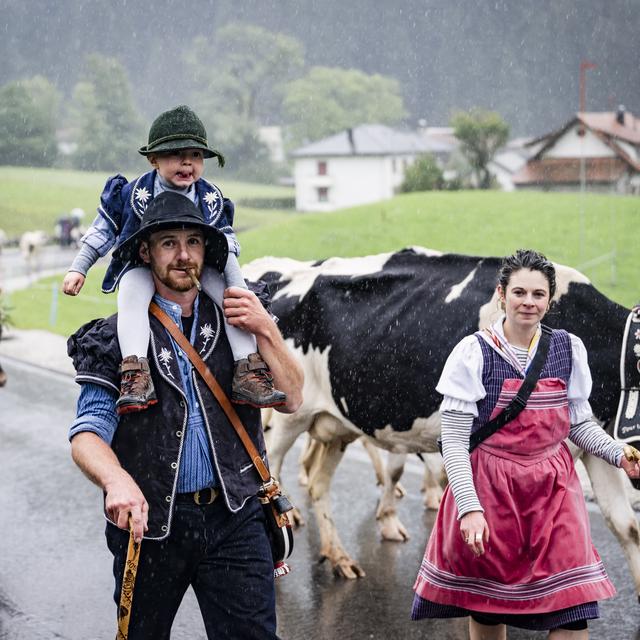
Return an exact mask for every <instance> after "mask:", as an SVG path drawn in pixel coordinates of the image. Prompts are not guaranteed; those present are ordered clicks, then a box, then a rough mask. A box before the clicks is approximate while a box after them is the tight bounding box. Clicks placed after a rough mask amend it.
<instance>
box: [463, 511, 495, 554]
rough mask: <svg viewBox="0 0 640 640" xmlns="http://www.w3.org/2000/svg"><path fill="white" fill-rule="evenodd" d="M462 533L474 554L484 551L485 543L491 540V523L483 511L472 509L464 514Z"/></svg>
mask: <svg viewBox="0 0 640 640" xmlns="http://www.w3.org/2000/svg"><path fill="white" fill-rule="evenodd" d="M460 535H461V536H462V539H463V540H464V542H465V543H466V544H467V546H468V547H469V549H471V551H472V552H473V554H474V555H476V556H481V555H482V554H483V553H484V545H485V544H486V543H487V542H489V525H488V524H487V521H486V520H485V519H484V514H483V513H482V511H470V512H469V513H465V514H464V516H462V518H461V519H460Z"/></svg>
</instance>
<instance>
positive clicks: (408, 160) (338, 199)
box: [291, 124, 431, 211]
mask: <svg viewBox="0 0 640 640" xmlns="http://www.w3.org/2000/svg"><path fill="white" fill-rule="evenodd" d="M430 151H431V148H430V145H429V144H428V143H427V142H426V141H425V140H424V139H423V137H422V136H421V135H420V134H418V133H413V132H405V131H398V130H397V129H392V128H390V127H387V126H384V125H379V124H363V125H360V126H358V127H355V128H353V129H347V130H346V131H342V132H341V133H337V134H335V135H333V136H330V137H328V138H324V139H323V140H318V141H317V142H313V143H312V144H309V145H307V146H305V147H301V148H300V149H296V150H295V151H294V152H293V153H292V154H291V155H292V157H293V158H294V161H295V167H294V179H295V188H296V209H297V210H298V211H333V210H334V209H341V208H343V207H352V206H355V205H359V204H367V203H369V202H378V201H380V200H386V199H388V198H392V197H393V196H394V195H395V194H396V193H397V191H398V187H399V186H400V185H401V184H402V182H403V180H404V172H405V170H406V168H407V167H408V166H409V165H411V164H412V163H413V162H414V161H415V159H416V158H417V157H418V156H419V155H422V154H424V153H429V152H430Z"/></svg>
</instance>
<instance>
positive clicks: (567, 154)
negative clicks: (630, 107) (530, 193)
mask: <svg viewBox="0 0 640 640" xmlns="http://www.w3.org/2000/svg"><path fill="white" fill-rule="evenodd" d="M529 144H530V145H532V146H533V145H538V150H537V152H536V153H535V154H534V155H533V156H532V157H531V158H530V159H529V160H528V162H527V163H526V164H525V165H524V166H523V167H522V168H521V169H520V171H518V173H517V174H516V175H515V176H514V177H513V183H514V184H515V186H516V188H519V189H544V190H554V191H576V190H578V189H580V188H581V186H583V185H584V188H585V189H587V190H589V191H600V192H615V193H640V120H639V119H638V118H636V117H634V116H633V114H631V113H629V112H625V110H624V107H620V108H619V109H618V111H606V112H600V113H577V114H576V115H575V117H573V118H572V119H571V120H570V121H569V122H567V123H566V124H565V125H564V126H563V127H562V128H561V129H559V130H558V131H554V132H552V133H549V134H547V135H545V136H542V137H540V138H537V139H536V140H533V141H532V142H531V143H529Z"/></svg>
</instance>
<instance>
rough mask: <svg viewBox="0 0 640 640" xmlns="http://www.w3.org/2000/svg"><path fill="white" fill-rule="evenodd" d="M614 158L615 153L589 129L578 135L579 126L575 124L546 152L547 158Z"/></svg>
mask: <svg viewBox="0 0 640 640" xmlns="http://www.w3.org/2000/svg"><path fill="white" fill-rule="evenodd" d="M583 155H584V156H586V157H587V158H612V157H614V156H615V153H614V152H613V151H612V150H611V149H610V148H609V147H608V146H607V145H606V144H605V143H604V142H602V140H600V138H598V137H597V136H596V135H594V134H593V133H592V132H591V131H589V130H588V129H585V134H584V136H579V135H578V126H577V125H574V126H573V127H571V129H569V130H568V131H567V132H566V133H565V134H564V135H563V136H562V137H560V138H559V139H558V140H557V141H556V143H555V144H554V145H553V147H551V149H548V150H547V151H545V152H544V154H543V156H544V157H545V158H580V157H582V156H583Z"/></svg>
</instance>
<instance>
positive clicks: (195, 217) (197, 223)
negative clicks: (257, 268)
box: [113, 191, 229, 271]
mask: <svg viewBox="0 0 640 640" xmlns="http://www.w3.org/2000/svg"><path fill="white" fill-rule="evenodd" d="M162 229H200V231H202V233H203V235H204V240H205V255H204V263H205V264H206V265H208V266H210V267H213V268H214V269H217V270H218V271H223V270H224V266H225V265H226V264H227V256H228V254H229V245H228V243H227V238H226V236H225V235H224V233H222V231H219V230H218V229H216V228H215V227H212V226H211V225H210V224H207V223H206V222H205V221H204V216H203V215H202V211H200V209H199V208H198V207H196V205H195V204H193V202H191V200H189V198H187V197H186V196H183V195H180V194H179V193H174V192H173V191H164V192H163V193H161V194H160V195H158V196H157V197H156V198H154V199H153V200H152V201H151V203H150V204H149V206H148V207H147V208H146V209H145V212H144V215H143V216H142V223H141V224H140V228H139V229H138V230H137V231H136V232H135V233H134V234H132V235H131V236H129V237H128V238H127V239H126V240H125V241H124V242H123V243H122V244H121V245H120V246H119V247H118V248H117V249H116V250H115V251H114V252H113V255H114V257H116V258H120V259H121V260H123V261H124V262H127V261H129V260H130V261H132V262H134V263H136V264H142V258H140V255H139V249H140V243H141V242H142V241H143V240H147V239H148V238H149V236H150V235H151V234H152V233H155V232H156V231H161V230H162Z"/></svg>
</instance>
